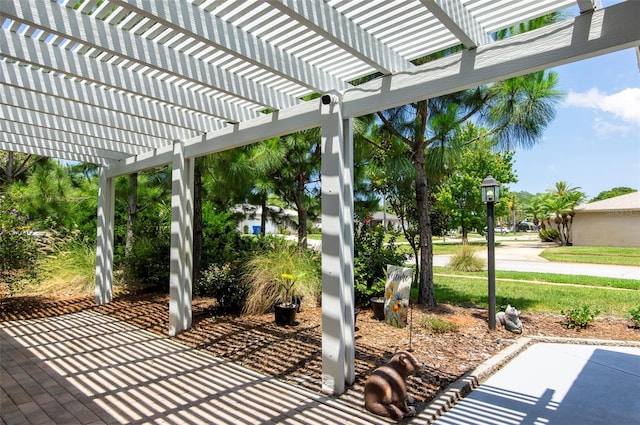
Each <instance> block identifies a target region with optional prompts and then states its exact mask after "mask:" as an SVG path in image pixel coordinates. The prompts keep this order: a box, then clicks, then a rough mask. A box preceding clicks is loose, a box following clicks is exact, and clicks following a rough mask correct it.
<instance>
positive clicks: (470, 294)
mask: <svg viewBox="0 0 640 425" xmlns="http://www.w3.org/2000/svg"><path fill="white" fill-rule="evenodd" d="M434 281H435V283H434V290H435V295H436V299H437V300H438V301H439V302H443V303H451V304H456V305H461V306H465V307H478V308H488V303H487V281H486V280H482V279H474V278H469V277H463V276H435V277H434ZM636 282H637V281H636ZM637 283H638V286H639V287H640V282H637ZM507 304H511V305H514V306H516V307H517V308H518V309H519V310H524V311H532V312H542V313H554V314H560V312H561V311H562V310H569V309H572V308H575V307H580V306H582V305H588V306H590V307H591V308H592V309H594V310H595V309H597V310H600V314H599V316H601V317H602V316H611V317H629V310H631V309H632V308H637V307H639V306H640V290H638V289H635V290H634V289H610V288H605V287H594V286H568V285H557V284H548V283H543V284H541V283H526V282H521V281H511V280H502V279H497V280H496V305H497V306H502V305H507Z"/></svg>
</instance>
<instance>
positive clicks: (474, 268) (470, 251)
mask: <svg viewBox="0 0 640 425" xmlns="http://www.w3.org/2000/svg"><path fill="white" fill-rule="evenodd" d="M476 251H477V250H476V249H474V248H472V247H470V246H468V245H462V246H461V247H460V249H458V251H457V252H456V253H455V254H454V255H453V256H452V257H451V261H450V262H449V267H451V268H452V269H454V270H456V271H463V272H479V271H481V270H483V269H484V266H485V262H484V260H483V259H482V258H478V257H476V255H475V252H476Z"/></svg>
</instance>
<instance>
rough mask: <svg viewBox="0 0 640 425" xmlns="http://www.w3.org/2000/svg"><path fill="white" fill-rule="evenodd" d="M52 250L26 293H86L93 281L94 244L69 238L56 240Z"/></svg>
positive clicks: (94, 270) (94, 268)
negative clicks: (58, 242) (35, 281)
mask: <svg viewBox="0 0 640 425" xmlns="http://www.w3.org/2000/svg"><path fill="white" fill-rule="evenodd" d="M56 245H58V246H55V250H54V253H53V254H52V255H49V256H47V257H46V258H44V259H43V260H42V261H41V263H40V270H41V273H39V277H38V280H37V283H33V284H31V285H30V286H29V287H28V288H26V289H27V291H28V292H29V293H36V294H43V295H62V296H71V295H86V294H90V293H93V291H94V290H95V284H96V249H95V246H94V245H93V244H87V243H86V242H83V241H80V240H78V239H75V238H72V239H70V240H67V241H63V242H62V243H60V244H56Z"/></svg>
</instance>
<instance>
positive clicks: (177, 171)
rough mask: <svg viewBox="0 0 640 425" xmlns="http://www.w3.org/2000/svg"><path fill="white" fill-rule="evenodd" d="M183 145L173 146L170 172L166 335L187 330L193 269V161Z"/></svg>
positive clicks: (176, 142)
mask: <svg viewBox="0 0 640 425" xmlns="http://www.w3.org/2000/svg"><path fill="white" fill-rule="evenodd" d="M194 161H195V159H189V158H185V156H184V144H183V143H182V142H180V141H175V142H174V143H173V162H172V163H173V169H172V172H171V181H172V184H171V253H170V276H169V335H171V336H173V335H177V334H178V333H180V332H181V331H183V330H185V329H189V328H190V327H191V319H192V314H191V297H192V295H191V290H192V281H191V278H192V269H193V255H192V250H193V168H194V167H193V162H194Z"/></svg>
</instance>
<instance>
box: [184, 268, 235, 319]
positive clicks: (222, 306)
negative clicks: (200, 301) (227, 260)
mask: <svg viewBox="0 0 640 425" xmlns="http://www.w3.org/2000/svg"><path fill="white" fill-rule="evenodd" d="M193 289H194V295H196V296H199V297H212V298H215V299H216V301H217V305H216V310H217V311H218V312H220V313H222V314H226V313H240V311H241V310H242V306H243V305H244V301H245V298H246V296H247V287H246V286H245V285H244V284H243V283H242V281H241V280H240V278H239V272H238V271H237V270H234V269H233V268H232V267H231V266H230V265H229V264H225V265H223V266H218V265H215V264H214V265H211V266H209V268H208V269H206V270H204V271H203V272H202V275H201V276H200V279H199V280H198V282H197V283H196V284H195V286H194V288H193Z"/></svg>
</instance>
